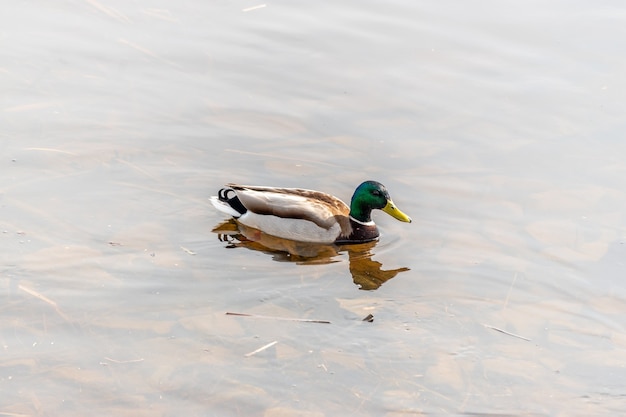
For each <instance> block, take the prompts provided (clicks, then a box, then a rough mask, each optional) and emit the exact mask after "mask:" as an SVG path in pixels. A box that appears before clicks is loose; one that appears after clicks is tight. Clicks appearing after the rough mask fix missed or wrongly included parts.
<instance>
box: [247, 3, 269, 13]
mask: <svg viewBox="0 0 626 417" xmlns="http://www.w3.org/2000/svg"><path fill="white" fill-rule="evenodd" d="M266 6H267V4H259V5H257V6H252V7H247V8H245V9H243V10H242V12H251V11H252V10H256V9H262V8H264V7H266Z"/></svg>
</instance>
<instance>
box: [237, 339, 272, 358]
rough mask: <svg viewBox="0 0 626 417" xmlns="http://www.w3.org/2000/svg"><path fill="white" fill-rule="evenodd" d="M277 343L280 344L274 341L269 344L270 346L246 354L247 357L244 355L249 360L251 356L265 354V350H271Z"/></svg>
mask: <svg viewBox="0 0 626 417" xmlns="http://www.w3.org/2000/svg"><path fill="white" fill-rule="evenodd" d="M276 343H278V341H277V340H274V341H273V342H270V343H268V344H267V345H265V346H261V347H260V348H258V349H257V350H253V351H252V352H249V353H246V354H245V355H243V356H245V357H246V358H249V357H250V356H252V355H256V354H257V353H259V352H263V351H264V350H265V349H269V348H271V347H272V346H274V345H275V344H276Z"/></svg>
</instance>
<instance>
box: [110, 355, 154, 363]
mask: <svg viewBox="0 0 626 417" xmlns="http://www.w3.org/2000/svg"><path fill="white" fill-rule="evenodd" d="M104 359H106V360H107V361H109V362H113V363H137V362H143V360H144V359H143V358H139V359H128V360H125V361H120V360H117V359H112V358H107V357H106V356H105V357H104Z"/></svg>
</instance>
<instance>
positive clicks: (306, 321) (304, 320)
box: [226, 311, 330, 324]
mask: <svg viewBox="0 0 626 417" xmlns="http://www.w3.org/2000/svg"><path fill="white" fill-rule="evenodd" d="M226 315H227V316H242V317H254V318H257V319H272V320H286V321H299V322H303V323H323V324H330V322H329V321H328V320H315V319H299V318H289V317H271V316H259V315H257V314H247V313H231V312H230V311H227V312H226Z"/></svg>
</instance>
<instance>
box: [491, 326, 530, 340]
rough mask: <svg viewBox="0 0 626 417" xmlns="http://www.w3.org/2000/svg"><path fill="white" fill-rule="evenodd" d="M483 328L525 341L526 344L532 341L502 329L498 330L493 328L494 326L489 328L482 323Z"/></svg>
mask: <svg viewBox="0 0 626 417" xmlns="http://www.w3.org/2000/svg"><path fill="white" fill-rule="evenodd" d="M483 326H485V327H486V328H488V329H492V330H495V331H497V332H500V333H504V334H507V335H509V336H513V337H517V338H518V339H522V340H526V341H527V342H530V341H531V340H532V339H529V338H527V337H524V336H520V335H518V334H515V333H511V332H507V331H506V330H502V329H500V328H498V327H495V326H490V325H488V324H484V323H483Z"/></svg>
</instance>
